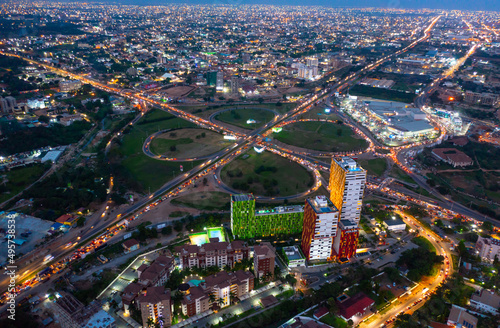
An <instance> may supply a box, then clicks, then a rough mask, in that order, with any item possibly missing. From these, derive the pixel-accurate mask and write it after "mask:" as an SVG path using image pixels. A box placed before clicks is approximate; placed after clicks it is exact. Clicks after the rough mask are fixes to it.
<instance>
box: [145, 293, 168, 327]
mask: <svg viewBox="0 0 500 328" xmlns="http://www.w3.org/2000/svg"><path fill="white" fill-rule="evenodd" d="M137 302H138V305H139V308H140V309H141V316H142V325H143V327H144V328H148V327H150V324H149V323H148V322H150V319H151V320H152V322H153V323H154V324H157V323H159V324H160V327H170V326H171V325H172V312H173V311H174V304H173V302H172V298H171V296H170V289H168V288H165V287H163V286H157V287H148V288H147V289H146V290H145V291H144V292H142V293H141V294H139V297H137Z"/></svg>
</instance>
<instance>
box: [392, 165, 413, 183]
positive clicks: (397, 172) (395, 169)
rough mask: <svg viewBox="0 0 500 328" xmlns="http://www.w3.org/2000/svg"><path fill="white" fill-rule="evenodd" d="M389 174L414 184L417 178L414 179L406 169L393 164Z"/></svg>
mask: <svg viewBox="0 0 500 328" xmlns="http://www.w3.org/2000/svg"><path fill="white" fill-rule="evenodd" d="M389 175H390V176H391V177H393V178H396V179H398V180H401V181H405V182H408V183H413V184H414V183H415V180H413V179H412V178H411V177H410V176H409V175H408V174H407V173H406V172H405V171H403V170H402V169H400V168H399V167H398V166H397V165H393V167H392V169H391V172H389Z"/></svg>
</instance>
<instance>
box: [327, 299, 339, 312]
mask: <svg viewBox="0 0 500 328" xmlns="http://www.w3.org/2000/svg"><path fill="white" fill-rule="evenodd" d="M326 303H327V304H328V310H329V311H330V313H332V314H336V313H337V312H338V310H339V306H338V305H337V302H336V301H335V298H333V297H330V298H329V299H327V300H326Z"/></svg>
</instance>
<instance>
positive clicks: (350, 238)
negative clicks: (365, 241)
mask: <svg viewBox="0 0 500 328" xmlns="http://www.w3.org/2000/svg"><path fill="white" fill-rule="evenodd" d="M358 240H359V225H358V224H357V223H355V222H354V221H350V220H340V222H339V232H338V233H337V236H335V240H334V242H333V243H334V250H335V256H336V258H337V259H338V260H340V261H342V262H344V261H347V260H348V259H350V258H351V257H353V256H354V255H355V254H356V249H357V247H358Z"/></svg>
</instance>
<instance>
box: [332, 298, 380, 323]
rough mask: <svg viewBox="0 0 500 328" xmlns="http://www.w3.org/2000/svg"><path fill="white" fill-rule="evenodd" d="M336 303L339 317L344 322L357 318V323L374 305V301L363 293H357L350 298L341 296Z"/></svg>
mask: <svg viewBox="0 0 500 328" xmlns="http://www.w3.org/2000/svg"><path fill="white" fill-rule="evenodd" d="M337 303H338V307H339V313H340V317H341V318H342V319H344V320H345V321H349V320H351V319H354V318H353V317H357V319H358V320H355V321H356V323H357V322H359V320H360V319H361V318H363V317H364V316H365V315H366V314H367V313H368V311H369V310H370V308H371V307H372V306H373V305H374V304H375V301H374V300H372V299H371V298H369V297H368V296H366V295H365V294H364V293H357V294H356V295H354V296H352V297H349V296H347V295H346V294H343V295H341V296H339V297H338V298H337Z"/></svg>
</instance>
